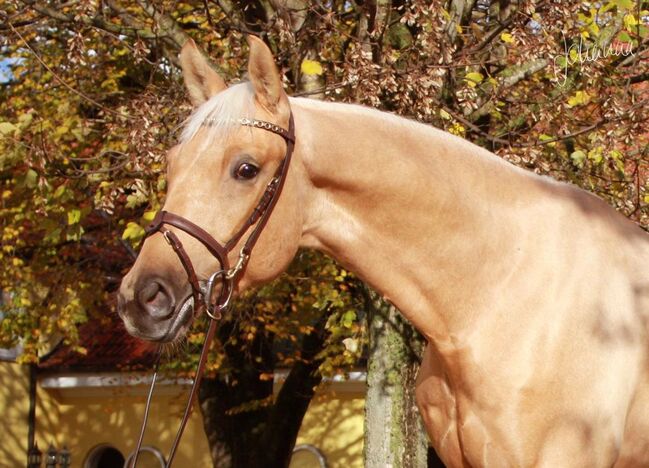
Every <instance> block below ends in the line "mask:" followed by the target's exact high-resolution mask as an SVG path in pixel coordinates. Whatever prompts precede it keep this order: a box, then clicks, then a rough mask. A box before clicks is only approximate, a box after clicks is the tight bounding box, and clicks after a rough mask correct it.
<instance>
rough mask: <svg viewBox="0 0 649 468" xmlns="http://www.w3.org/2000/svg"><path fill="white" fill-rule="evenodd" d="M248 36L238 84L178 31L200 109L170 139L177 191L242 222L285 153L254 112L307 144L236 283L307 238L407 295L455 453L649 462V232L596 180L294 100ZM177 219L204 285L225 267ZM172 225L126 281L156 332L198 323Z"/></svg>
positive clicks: (140, 326)
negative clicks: (586, 183)
mask: <svg viewBox="0 0 649 468" xmlns="http://www.w3.org/2000/svg"><path fill="white" fill-rule="evenodd" d="M249 43H250V61H249V78H250V81H249V82H247V83H242V84H237V85H235V86H232V87H229V88H226V85H225V83H224V81H223V80H222V79H221V78H220V77H219V76H218V75H217V74H216V73H215V72H214V71H212V69H211V68H210V67H209V65H208V64H207V62H206V61H205V59H204V58H203V57H202V55H201V54H200V53H199V51H198V49H197V48H196V46H195V45H194V44H193V42H191V41H190V42H189V43H188V44H187V45H185V47H184V48H183V51H182V53H181V64H182V68H183V74H184V79H185V82H186V85H187V88H188V90H189V94H190V96H191V98H192V101H193V102H194V104H195V106H196V109H195V111H194V113H193V114H192V116H191V117H190V119H189V120H188V123H187V125H186V127H185V130H184V133H183V135H182V138H181V142H180V144H179V145H178V146H176V147H175V148H173V149H172V150H171V151H170V152H169V157H168V182H169V190H168V195H167V199H166V203H165V206H164V210H165V211H167V212H169V213H173V214H176V215H179V216H181V217H183V218H184V219H187V220H190V221H192V222H193V223H195V224H197V225H200V226H201V227H203V229H205V231H207V233H208V234H209V235H211V236H212V237H213V238H214V239H220V240H222V241H223V240H227V239H230V238H232V237H233V236H234V235H235V233H237V232H238V231H239V230H240V228H241V226H242V225H243V224H244V221H245V220H246V219H247V217H248V216H249V214H250V212H251V210H252V209H253V207H255V206H256V203H258V201H259V199H260V198H261V197H262V193H264V191H265V190H266V186H267V183H268V181H269V180H270V179H271V177H272V175H273V173H275V172H276V171H277V168H278V167H279V166H280V164H282V162H281V161H283V158H284V157H285V155H286V154H287V153H288V152H287V149H286V147H287V140H286V138H281V135H279V136H278V135H277V134H275V133H273V132H270V131H264V130H263V129H258V128H254V127H251V126H244V125H240V124H241V122H243V121H242V120H241V119H258V120H263V121H266V122H271V123H273V124H275V125H276V126H278V127H282V128H288V126H289V119H290V116H291V113H292V116H293V119H294V124H295V127H294V128H295V135H296V139H295V141H296V143H295V151H294V154H293V158H292V162H291V165H290V168H289V170H288V173H287V174H286V178H285V181H284V182H285V183H284V186H283V190H282V193H281V197H279V200H278V202H277V204H276V205H275V208H274V212H273V214H272V216H270V218H269V219H268V222H267V223H266V226H265V229H264V231H263V233H262V234H261V236H259V242H257V246H256V247H255V249H254V251H253V253H252V255H251V256H250V262H249V264H248V265H247V268H246V269H245V271H243V272H242V273H243V274H242V275H241V277H240V281H239V282H238V286H237V287H238V290H242V289H245V288H248V287H250V286H253V285H256V284H260V283H264V282H267V281H270V280H271V279H272V278H274V277H276V276H277V275H279V274H280V273H281V272H282V271H283V270H284V269H285V268H286V267H287V265H288V264H289V262H290V261H291V259H292V258H293V256H294V254H295V252H296V251H297V249H298V247H308V248H315V249H318V250H321V251H323V252H326V253H327V254H329V255H331V256H333V257H334V258H335V259H337V260H338V261H339V262H340V263H341V264H342V265H344V266H345V267H346V268H348V269H349V270H351V271H353V272H355V273H356V274H357V275H358V276H359V277H360V278H362V279H363V280H364V281H366V282H367V283H369V284H370V285H371V286H372V287H374V288H375V289H376V290H378V291H379V292H380V293H382V294H383V295H384V296H385V297H386V298H387V299H389V300H390V301H391V302H392V303H394V304H395V305H396V306H397V307H398V308H399V310H400V311H401V312H402V313H403V315H404V316H405V317H406V318H407V319H409V320H410V321H411V322H412V323H413V324H414V325H415V326H416V327H417V328H418V329H419V331H420V332H421V333H422V334H423V335H424V336H425V337H426V338H427V340H428V346H427V348H426V352H425V356H424V360H423V363H422V366H421V370H420V372H419V377H418V379H417V389H416V396H417V401H418V405H419V408H420V411H421V414H422V416H423V419H424V422H425V426H426V428H427V431H428V435H429V436H430V440H431V441H432V444H433V445H434V447H435V449H436V450H437V452H438V453H439V455H440V456H441V458H442V459H443V460H444V462H445V463H446V464H447V465H448V466H488V467H493V466H496V467H510V466H511V467H519V466H544V467H553V468H556V467H568V466H571V467H572V466H574V467H608V466H616V467H618V466H620V467H621V466H649V361H648V354H649V344H648V336H647V335H648V332H649V268H647V266H648V265H649V236H648V235H647V234H646V233H645V232H643V231H642V230H641V229H639V228H638V227H637V226H635V225H634V224H633V223H631V222H630V221H628V220H627V219H625V218H624V217H623V216H621V215H619V214H618V213H616V212H615V211H614V210H613V209H612V208H611V207H609V206H608V205H606V204H605V203H604V202H602V201H601V200H600V199H598V198H596V197H595V196H593V195H591V194H589V193H586V192H584V191H582V190H579V189H577V188H575V187H573V186H570V185H566V184H562V183H557V182H555V181H553V180H550V179H548V178H545V177H539V176H537V175H534V174H532V173H530V172H526V171H524V170H522V169H519V168H517V167H514V166H512V165H510V164H508V163H506V162H504V161H502V160H501V159H499V158H498V157H496V156H494V155H493V154H491V153H489V152H488V151H486V150H484V149H482V148H479V147H477V146H475V145H473V144H471V143H469V142H467V141H464V140H462V139H460V138H457V137H455V136H452V135H449V134H447V133H444V132H442V131H439V130H436V129H434V128H430V127H428V126H426V125H422V124H419V123H416V122H413V121H409V120H406V119H403V118H399V117H396V116H394V115H390V114H386V113H382V112H379V111H376V110H373V109H368V108H364V107H359V106H354V105H343V104H334V103H328V102H327V103H325V102H319V101H314V100H309V99H294V98H290V99H289V98H288V97H287V96H286V94H285V93H284V90H283V88H282V80H281V78H280V75H279V73H278V71H277V68H276V67H275V65H274V62H273V57H272V55H271V53H270V51H269V50H268V48H267V47H266V46H265V45H264V44H263V42H262V41H260V40H259V39H256V38H250V39H249ZM249 121H250V120H246V121H245V122H249ZM167 229H168V231H172V232H173V233H174V234H175V235H176V236H177V238H178V239H180V240H181V241H182V243H183V244H184V246H185V250H186V252H185V254H186V256H187V257H189V259H190V260H191V263H192V264H193V268H194V270H195V272H196V277H197V278H198V280H199V281H200V282H201V284H203V283H204V281H205V280H206V279H207V278H208V277H210V275H211V274H212V273H213V272H214V271H216V270H218V269H219V268H222V265H220V264H219V263H220V262H219V261H218V260H217V259H216V258H214V257H212V256H211V255H206V254H205V252H206V251H205V247H204V245H201V243H200V242H198V241H197V240H196V237H195V236H194V237H192V236H190V235H188V234H187V233H186V232H185V231H184V230H181V229H177V228H176V227H174V226H167ZM166 237H167V235H166V234H165V235H164V236H163V235H160V234H159V233H155V234H153V235H151V236H149V238H148V239H147V240H146V242H145V243H144V245H143V248H142V251H141V253H140V256H139V258H138V259H137V261H136V263H135V265H134V266H133V268H132V270H131V271H130V272H129V274H128V275H127V276H126V277H125V278H124V280H123V282H122V286H121V289H120V307H119V311H120V315H121V316H122V318H123V320H124V322H125V324H126V327H127V329H128V330H129V331H130V332H131V333H132V334H134V335H137V336H140V337H143V338H146V339H150V340H157V341H171V340H174V339H176V338H178V337H179V336H180V335H182V334H183V333H184V332H185V331H186V329H187V327H188V325H189V323H190V322H191V319H192V307H191V305H192V303H193V302H194V301H195V294H194V292H195V291H193V290H192V286H191V284H190V282H188V281H187V270H186V269H185V267H184V266H183V264H182V262H181V261H180V260H179V257H178V256H176V255H174V254H173V252H172V251H171V249H170V247H169V245H167V242H165V240H164V238H166ZM244 241H245V236H244V237H243V238H241V240H239V241H238V244H237V246H236V247H234V248H233V249H232V250H230V251H229V253H228V254H227V255H228V259H227V260H228V262H229V264H230V265H232V264H235V263H236V262H237V252H238V249H239V247H240V245H241V244H243V242H244ZM223 287H225V286H223Z"/></svg>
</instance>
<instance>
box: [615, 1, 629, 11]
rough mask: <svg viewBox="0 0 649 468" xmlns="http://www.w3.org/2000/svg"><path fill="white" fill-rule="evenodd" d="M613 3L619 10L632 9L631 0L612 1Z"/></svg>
mask: <svg viewBox="0 0 649 468" xmlns="http://www.w3.org/2000/svg"><path fill="white" fill-rule="evenodd" d="M613 3H614V4H615V6H617V7H618V8H619V9H621V10H629V9H631V8H633V7H634V5H633V0H613Z"/></svg>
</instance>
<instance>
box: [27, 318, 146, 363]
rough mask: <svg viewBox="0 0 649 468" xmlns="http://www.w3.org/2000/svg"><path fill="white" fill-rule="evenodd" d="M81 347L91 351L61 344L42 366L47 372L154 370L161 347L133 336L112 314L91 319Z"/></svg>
mask: <svg viewBox="0 0 649 468" xmlns="http://www.w3.org/2000/svg"><path fill="white" fill-rule="evenodd" d="M79 336H80V338H81V343H80V344H81V346H83V347H84V348H85V349H86V350H87V353H86V354H85V355H84V354H81V353H79V352H76V351H73V350H72V349H71V347H70V346H67V345H63V344H60V345H59V346H58V347H56V348H55V349H54V351H53V352H51V353H50V354H49V355H47V356H46V357H45V358H44V359H42V360H41V362H40V364H39V369H42V370H45V371H47V372H56V371H67V372H70V371H72V372H100V371H117V370H142V369H150V368H151V367H152V365H153V361H154V359H155V354H156V349H157V346H156V345H155V344H152V343H149V342H146V341H143V340H140V339H137V338H134V337H132V336H131V335H129V334H128V333H127V332H126V330H125V329H124V325H123V323H122V321H121V320H120V319H119V317H117V316H116V315H114V314H110V315H108V316H106V317H104V318H102V320H101V321H97V320H95V321H93V320H91V321H89V322H88V323H85V324H84V325H82V326H81V327H80V329H79Z"/></svg>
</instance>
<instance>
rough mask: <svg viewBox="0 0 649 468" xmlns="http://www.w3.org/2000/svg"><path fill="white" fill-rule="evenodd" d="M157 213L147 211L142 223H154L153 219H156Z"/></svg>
mask: <svg viewBox="0 0 649 468" xmlns="http://www.w3.org/2000/svg"><path fill="white" fill-rule="evenodd" d="M156 213H157V211H155V210H152V211H145V212H144V214H143V215H142V221H145V222H147V223H150V222H151V221H153V218H155V215H156Z"/></svg>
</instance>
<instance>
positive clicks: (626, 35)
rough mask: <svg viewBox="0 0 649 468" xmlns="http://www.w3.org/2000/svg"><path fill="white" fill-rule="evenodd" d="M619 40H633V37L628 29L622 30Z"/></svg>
mask: <svg viewBox="0 0 649 468" xmlns="http://www.w3.org/2000/svg"><path fill="white" fill-rule="evenodd" d="M617 40H618V41H620V42H627V43H628V42H631V41H632V40H633V39H631V36H629V33H628V32H626V31H622V32H621V33H620V34H619V35H618V36H617Z"/></svg>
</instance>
